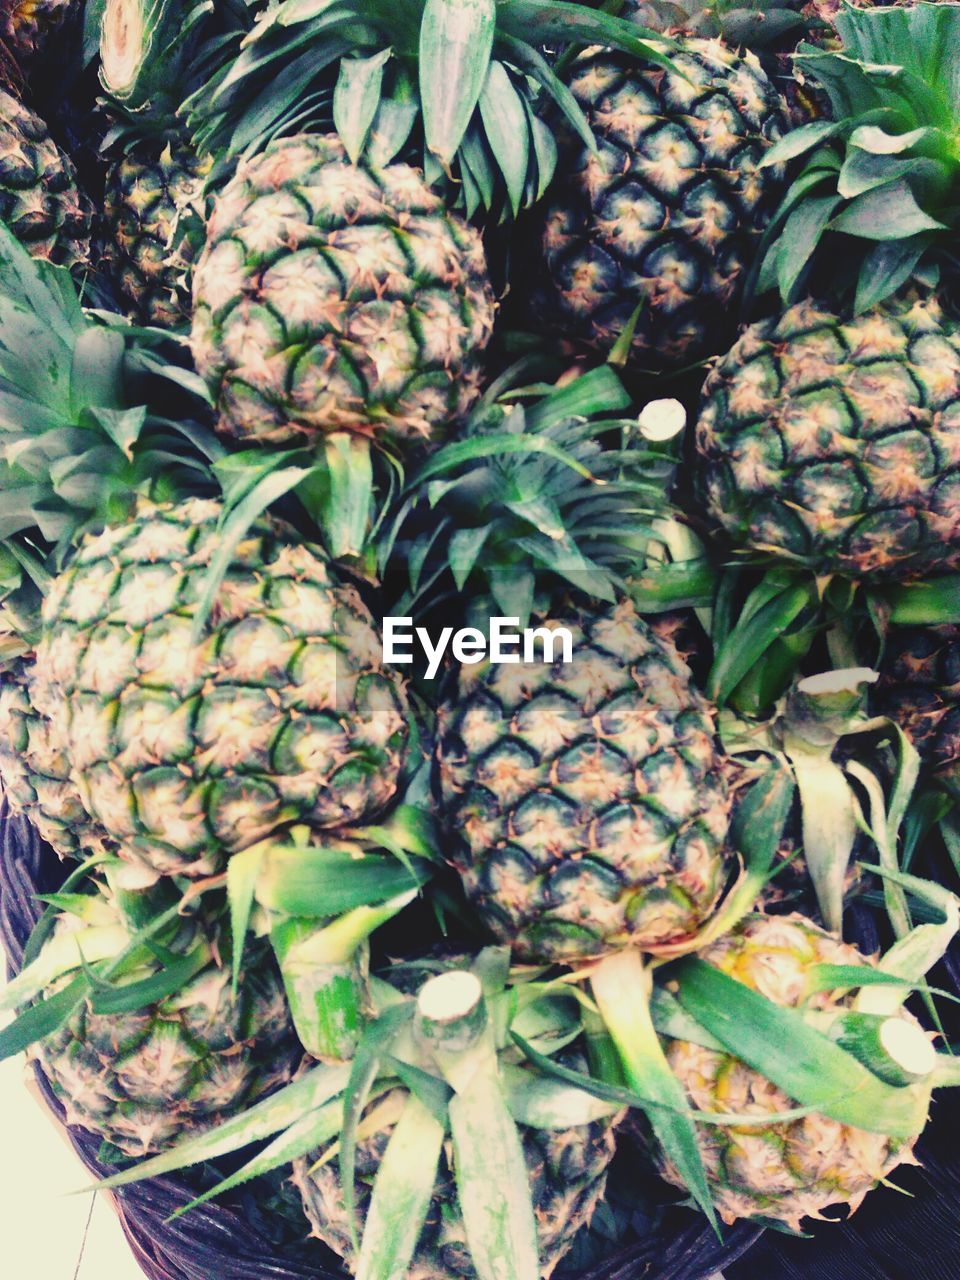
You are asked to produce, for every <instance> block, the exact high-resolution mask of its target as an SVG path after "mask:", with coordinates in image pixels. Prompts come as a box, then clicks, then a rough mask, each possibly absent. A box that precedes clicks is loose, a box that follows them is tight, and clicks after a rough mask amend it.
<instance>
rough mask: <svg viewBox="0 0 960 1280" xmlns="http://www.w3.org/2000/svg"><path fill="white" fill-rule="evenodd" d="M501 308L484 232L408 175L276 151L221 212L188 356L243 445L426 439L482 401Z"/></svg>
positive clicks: (323, 150)
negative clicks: (334, 437)
mask: <svg viewBox="0 0 960 1280" xmlns="http://www.w3.org/2000/svg"><path fill="white" fill-rule="evenodd" d="M493 315H494V303H493V294H492V291H491V287H490V284H489V281H488V279H487V270H486V262H485V258H484V251H483V245H482V243H481V240H480V237H479V235H478V234H477V232H476V231H475V230H474V229H473V228H472V227H470V226H469V225H468V224H467V223H466V222H465V221H463V219H461V218H459V217H458V216H457V215H455V214H452V213H450V212H448V211H447V210H446V209H445V208H444V206H443V204H442V202H441V200H440V198H439V197H438V196H437V195H436V194H435V193H433V192H432V191H431V190H430V189H429V188H428V187H427V186H426V184H425V183H424V181H423V177H422V175H421V174H420V173H419V172H418V171H417V170H416V169H413V168H411V167H410V166H409V165H406V164H389V165H386V166H385V167H383V168H381V169H375V168H373V167H372V166H370V165H369V164H368V163H366V162H365V161H364V160H362V159H361V160H360V162H359V163H358V164H356V165H354V164H351V163H350V162H349V161H348V159H347V155H346V152H345V150H344V148H343V145H342V143H341V142H340V141H339V139H338V138H336V137H334V136H307V135H301V136H297V137H292V138H282V139H280V140H279V141H277V142H274V143H273V144H271V145H270V146H269V147H268V148H267V149H266V150H265V151H264V152H263V153H262V154H261V155H258V156H255V157H253V158H252V159H250V160H248V161H245V162H244V163H242V164H241V165H240V167H239V168H238V170H237V173H236V176H235V177H234V178H233V179H232V180H231V182H230V183H229V184H228V185H227V187H226V188H225V189H224V190H223V192H222V193H221V194H220V196H219V198H218V199H217V201H216V203H215V206H214V209H213V213H212V215H211V218H210V221H209V224H208V228H207V243H206V248H205V249H204V251H203V253H202V255H201V257H200V260H199V262H198V263H197V266H196V270H195V273H194V320H193V333H192V347H193V354H194V358H195V360H196V363H197V368H198V369H199V371H200V373H201V374H202V375H203V376H204V378H205V379H206V380H207V383H208V385H209V387H210V390H211V392H212V394H213V396H214V398H215V400H216V404H217V407H218V409H219V412H220V429H221V430H223V431H224V432H225V433H227V434H229V435H231V436H234V437H236V438H237V439H240V440H244V441H251V442H257V443H261V444H263V443H282V442H286V441H293V442H296V441H298V440H300V441H302V440H303V439H304V438H311V437H316V436H319V435H322V434H323V433H324V432H329V431H335V430H340V429H344V428H346V429H350V430H355V431H359V432H362V433H365V434H373V435H377V434H381V433H382V434H384V435H386V436H391V437H397V438H403V439H409V440H428V439H431V438H434V437H435V436H437V435H438V434H440V433H442V432H443V431H444V429H445V428H447V427H449V426H450V425H451V424H453V423H454V422H456V421H457V420H459V419H460V418H461V417H462V416H463V415H464V414H465V413H466V411H467V410H468V409H469V408H470V406H471V405H472V404H473V402H474V401H475V400H476V399H477V397H478V395H479V380H480V374H481V369H482V365H481V355H482V352H483V349H484V347H485V346H486V345H487V342H488V341H489V338H490V334H491V331H492V328H493Z"/></svg>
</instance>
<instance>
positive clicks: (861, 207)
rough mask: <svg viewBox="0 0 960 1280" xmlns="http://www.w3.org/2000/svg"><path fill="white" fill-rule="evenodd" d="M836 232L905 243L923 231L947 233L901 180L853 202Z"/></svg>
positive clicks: (839, 217) (833, 226)
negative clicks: (910, 237) (904, 241)
mask: <svg viewBox="0 0 960 1280" xmlns="http://www.w3.org/2000/svg"><path fill="white" fill-rule="evenodd" d="M830 228H831V230H833V231H843V232H845V233H846V234H847V235H853V236H860V237H861V238H862V239H864V240H902V239H904V238H905V237H906V236H913V235H917V234H918V233H919V232H921V231H945V230H946V229H947V228H946V227H945V225H944V224H943V223H942V222H938V221H937V220H936V218H931V217H930V216H929V214H926V213H924V211H923V210H922V209H921V208H920V206H919V205H918V204H917V202H916V199H915V198H914V195H913V192H912V191H911V190H910V186H909V183H907V182H906V180H905V179H903V178H900V179H898V180H897V181H896V182H891V183H889V184H888V185H887V186H884V187H878V188H875V189H874V190H872V191H866V192H864V194H863V195H861V196H857V197H856V198H855V199H854V200H851V202H850V203H849V205H847V207H846V208H845V209H843V210H842V211H841V212H840V213H839V214H838V215H837V216H836V217H835V218H834V219H833V221H832V222H831V223H830Z"/></svg>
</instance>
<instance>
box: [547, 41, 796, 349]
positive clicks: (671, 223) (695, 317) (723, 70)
mask: <svg viewBox="0 0 960 1280" xmlns="http://www.w3.org/2000/svg"><path fill="white" fill-rule="evenodd" d="M671 57H672V58H673V59H674V61H675V62H676V65H677V68H678V69H679V71H680V72H681V73H682V74H681V75H678V74H676V73H673V72H668V71H664V70H662V69H661V68H656V67H646V66H643V65H642V64H638V63H637V62H635V61H634V60H632V59H631V58H629V57H628V56H626V55H623V54H615V53H610V52H602V53H596V54H590V55H588V56H585V57H583V58H581V59H580V60H578V61H577V62H576V63H574V66H573V68H572V71H571V77H570V87H571V89H572V91H573V93H574V95H575V96H576V98H577V100H578V102H579V103H580V105H581V106H582V107H583V109H584V111H585V113H586V115H587V118H588V120H589V122H590V126H591V128H592V129H593V132H594V135H595V136H596V139H597V143H598V148H599V149H598V151H597V153H596V154H593V153H591V152H590V151H589V150H587V149H586V148H585V147H581V148H580V149H579V150H578V151H577V152H576V153H575V154H572V155H571V156H570V157H569V158H568V159H567V161H566V165H565V167H562V169H561V171H562V172H564V173H565V174H566V177H565V178H563V179H561V180H560V181H558V182H557V183H556V184H555V186H554V188H553V195H552V198H551V199H550V200H549V204H548V208H547V211H546V215H545V224H544V231H543V258H544V265H545V281H544V283H543V285H542V287H540V288H539V289H538V290H537V291H536V292H535V295H534V314H535V315H536V316H537V318H538V320H540V322H541V323H546V324H547V325H549V326H551V327H552V328H554V329H560V330H561V331H562V332H564V333H566V334H569V335H570V336H571V337H575V338H578V339H580V340H583V341H586V342H587V343H589V344H590V345H592V346H595V347H598V348H600V349H601V350H602V351H607V350H609V349H610V348H611V347H612V346H613V344H614V343H615V342H616V341H617V338H618V337H619V336H620V335H621V333H622V332H623V330H624V329H625V328H626V327H627V326H628V324H629V323H630V321H631V319H632V318H633V317H634V315H635V313H638V314H637V315H636V324H635V328H634V333H633V340H632V343H631V345H630V350H629V363H630V364H631V365H634V366H636V367H638V368H640V369H644V368H662V367H668V366H677V365H683V364H686V363H689V362H691V361H694V360H697V359H699V358H701V357H703V356H705V355H710V354H713V353H715V352H717V351H719V350H721V349H722V348H723V345H724V343H725V342H726V341H729V338H730V337H731V336H732V334H733V332H734V326H735V325H736V308H737V304H738V302H739V299H740V295H741V293H742V290H743V286H744V282H745V279H746V273H747V270H748V268H749V267H750V265H751V262H752V260H753V257H754V254H755V251H756V247H757V245H758V243H759V240H760V236H761V235H762V232H763V227H764V225H765V223H766V221H767V219H768V218H769V216H770V214H771V213H772V212H773V209H774V207H775V205H776V201H777V197H778V194H779V189H780V186H781V178H782V175H781V173H780V171H779V170H778V169H776V168H769V169H761V168H760V164H761V161H762V160H763V157H764V155H765V153H766V151H767V150H768V149H769V147H770V146H771V145H772V143H773V142H774V141H776V139H777V138H779V137H780V135H781V132H782V131H783V130H784V128H785V122H784V118H783V114H782V103H781V100H780V97H779V95H778V94H777V93H776V91H775V90H774V88H773V86H772V85H771V84H770V82H769V81H768V80H767V78H766V76H765V75H764V73H763V71H762V70H761V69H760V65H759V63H758V62H757V60H756V58H754V57H753V56H752V55H749V54H748V55H746V56H745V57H742V58H741V57H739V56H738V55H737V54H735V53H732V52H731V51H730V50H729V49H727V48H726V47H725V46H724V45H723V44H722V43H721V42H720V41H704V40H685V41H683V42H682V45H681V48H680V50H679V51H678V52H677V53H676V54H674V53H673V52H672V51H671ZM684 77H686V78H684Z"/></svg>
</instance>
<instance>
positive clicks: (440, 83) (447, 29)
mask: <svg viewBox="0 0 960 1280" xmlns="http://www.w3.org/2000/svg"><path fill="white" fill-rule="evenodd" d="M496 22H497V18H496V4H495V0H426V3H425V4H424V6H423V19H422V21H421V25H420V58H419V74H420V101H421V102H422V104H423V125H424V132H425V135H426V142H427V147H428V148H429V149H430V150H431V151H432V152H433V153H434V154H435V155H436V156H437V157H438V159H439V160H440V162H441V164H442V165H443V166H444V167H445V168H449V167H450V165H451V164H452V162H453V158H454V156H455V155H456V153H457V149H458V147H459V146H460V142H461V140H462V138H463V135H464V133H466V130H467V125H468V124H469V123H470V117H471V116H472V115H473V112H474V109H475V108H476V105H477V101H478V99H479V97H480V93H481V90H482V89H483V86H484V83H485V81H486V78H487V71H488V68H489V66H490V54H491V50H492V49H493V36H494V29H495V27H496Z"/></svg>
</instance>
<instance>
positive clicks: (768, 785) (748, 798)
mask: <svg viewBox="0 0 960 1280" xmlns="http://www.w3.org/2000/svg"><path fill="white" fill-rule="evenodd" d="M795 791H796V787H795V784H794V781H793V778H792V777H791V774H790V771H789V769H786V768H784V767H783V765H782V763H779V762H777V761H776V760H771V761H770V762H769V764H768V765H767V766H766V768H765V771H764V773H763V775H762V776H761V777H760V778H758V779H757V781H756V782H754V783H752V784H751V785H750V787H749V789H748V790H747V791H746V792H745V794H744V795H743V796H742V797H741V798H740V800H739V802H738V803H737V806H736V809H735V810H734V817H733V821H732V822H731V824H730V843H731V845H732V846H733V848H734V849H736V850H737V851H738V852H739V853H741V854H742V855H743V858H744V862H745V864H746V866H747V869H748V870H750V871H756V872H757V873H758V874H760V875H763V874H765V873H766V872H768V871H769V870H770V868H771V867H772V866H773V863H774V860H775V858H776V855H777V850H778V849H779V848H780V844H781V842H782V840H783V833H784V829H785V827H786V824H787V819H788V818H789V816H790V811H791V809H792V807H793V800H794V794H795Z"/></svg>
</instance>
